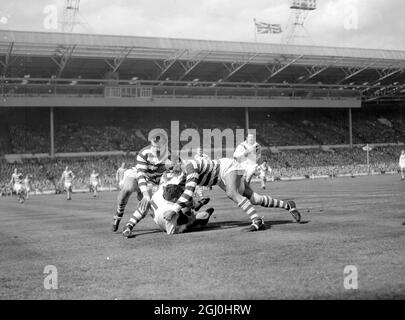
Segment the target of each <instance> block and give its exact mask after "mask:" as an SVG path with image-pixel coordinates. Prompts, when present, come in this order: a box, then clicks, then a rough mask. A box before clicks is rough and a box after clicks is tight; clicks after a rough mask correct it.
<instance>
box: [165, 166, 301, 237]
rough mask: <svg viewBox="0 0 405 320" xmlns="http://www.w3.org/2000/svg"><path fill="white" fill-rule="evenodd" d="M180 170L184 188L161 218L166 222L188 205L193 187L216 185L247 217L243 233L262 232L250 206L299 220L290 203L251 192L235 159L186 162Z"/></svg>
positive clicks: (259, 219) (290, 201)
mask: <svg viewBox="0 0 405 320" xmlns="http://www.w3.org/2000/svg"><path fill="white" fill-rule="evenodd" d="M183 170H184V172H185V174H186V188H185V191H184V192H183V194H182V196H181V197H180V198H179V200H178V201H177V203H176V205H175V206H174V208H173V209H171V210H170V211H167V212H165V218H166V219H167V220H168V221H170V220H171V219H172V218H173V217H174V216H176V215H178V214H179V212H180V211H181V210H182V209H183V208H185V207H187V206H189V205H190V203H191V202H192V200H193V195H194V192H195V188H196V186H213V185H218V186H219V187H220V188H221V189H222V190H224V191H225V192H226V195H227V196H228V198H230V199H231V200H232V201H234V202H235V203H236V204H237V205H238V207H239V208H241V209H242V210H243V211H244V212H245V213H246V214H247V215H248V216H249V218H250V220H251V221H252V224H251V226H250V227H249V228H247V229H245V231H248V232H253V231H259V230H264V229H265V225H264V222H263V218H260V217H259V215H258V214H257V212H256V209H255V208H254V206H253V205H260V206H262V207H266V208H283V209H285V210H287V211H289V212H290V213H291V215H292V217H293V218H294V220H295V221H297V222H300V221H301V215H300V213H299V211H298V210H297V208H296V205H295V202H294V201H292V200H287V201H283V200H278V199H273V198H271V197H270V196H266V195H260V194H257V193H255V192H254V191H253V190H252V189H251V187H250V185H249V184H248V183H247V182H246V181H245V179H244V173H245V170H244V169H243V168H242V167H241V165H240V164H239V163H238V162H237V161H236V160H235V159H219V160H204V159H203V160H191V161H188V162H186V164H185V165H184V166H183Z"/></svg>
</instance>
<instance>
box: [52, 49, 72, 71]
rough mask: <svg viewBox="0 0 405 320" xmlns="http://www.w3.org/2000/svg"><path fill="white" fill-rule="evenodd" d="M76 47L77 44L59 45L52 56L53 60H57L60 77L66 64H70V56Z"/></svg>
mask: <svg viewBox="0 0 405 320" xmlns="http://www.w3.org/2000/svg"><path fill="white" fill-rule="evenodd" d="M75 49H76V45H72V46H69V47H63V46H59V47H58V48H57V49H56V51H55V53H54V56H53V57H51V59H52V61H53V62H55V64H56V65H57V66H58V72H57V75H56V77H57V78H60V77H61V75H62V72H63V71H64V70H65V68H66V65H67V64H68V62H69V60H70V58H71V57H72V55H73V51H74V50H75Z"/></svg>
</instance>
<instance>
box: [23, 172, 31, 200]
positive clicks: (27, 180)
mask: <svg viewBox="0 0 405 320" xmlns="http://www.w3.org/2000/svg"><path fill="white" fill-rule="evenodd" d="M24 188H25V198H26V199H27V200H28V198H29V193H30V191H31V177H30V175H29V174H27V175H26V176H25V178H24Z"/></svg>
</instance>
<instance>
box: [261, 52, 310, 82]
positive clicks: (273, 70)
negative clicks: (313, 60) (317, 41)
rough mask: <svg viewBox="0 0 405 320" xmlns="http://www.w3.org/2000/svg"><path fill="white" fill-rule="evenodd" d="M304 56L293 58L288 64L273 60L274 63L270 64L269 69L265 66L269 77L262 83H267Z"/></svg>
mask: <svg viewBox="0 0 405 320" xmlns="http://www.w3.org/2000/svg"><path fill="white" fill-rule="evenodd" d="M303 56H304V55H300V56H298V57H296V58H294V59H293V60H290V61H288V62H286V61H284V62H281V61H279V60H278V59H276V60H275V62H276V63H274V64H272V65H271V67H269V66H268V65H266V69H267V70H268V71H269V72H270V75H269V76H268V77H266V78H265V79H264V80H263V83H266V82H268V81H269V80H270V79H271V78H273V77H275V76H276V75H277V74H279V73H280V72H282V71H283V70H285V69H287V68H288V67H289V66H291V65H293V64H294V63H296V62H297V61H298V60H300V59H301V58H302V57H303Z"/></svg>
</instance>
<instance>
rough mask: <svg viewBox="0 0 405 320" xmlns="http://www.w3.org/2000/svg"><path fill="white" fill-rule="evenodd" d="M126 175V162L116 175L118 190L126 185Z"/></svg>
mask: <svg viewBox="0 0 405 320" xmlns="http://www.w3.org/2000/svg"><path fill="white" fill-rule="evenodd" d="M124 174H125V162H123V163H122V164H121V167H119V168H118V170H117V173H116V174H115V181H116V182H117V185H118V190H121V189H122V187H123V185H124Z"/></svg>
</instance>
